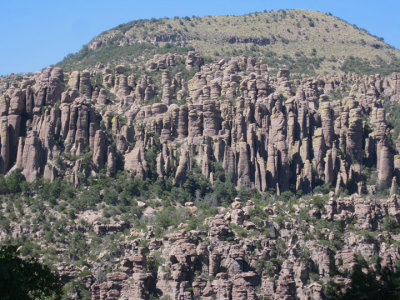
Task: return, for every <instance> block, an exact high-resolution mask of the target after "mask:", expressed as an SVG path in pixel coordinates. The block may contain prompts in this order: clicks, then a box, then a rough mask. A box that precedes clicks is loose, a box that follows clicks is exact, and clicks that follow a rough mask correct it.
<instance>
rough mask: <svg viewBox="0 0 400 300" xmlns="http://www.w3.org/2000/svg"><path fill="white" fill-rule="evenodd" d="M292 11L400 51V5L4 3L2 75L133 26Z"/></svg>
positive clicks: (280, 0)
mask: <svg viewBox="0 0 400 300" xmlns="http://www.w3.org/2000/svg"><path fill="white" fill-rule="evenodd" d="M291 8H292V9H293V8H299V9H309V10H318V11H321V12H326V13H328V12H330V13H332V14H333V15H334V16H337V17H340V18H342V19H344V20H346V21H347V22H349V23H351V24H356V25H357V26H358V27H361V28H364V29H366V30H368V31H369V32H370V33H372V34H374V35H376V36H379V37H383V38H384V40H385V42H387V43H389V44H390V45H392V46H394V47H396V48H397V49H400V14H399V11H400V1H399V0H382V1H376V0H362V1H360V0H346V1H343V0H335V1H326V0H312V1H309V0H301V1H300V0H298V1H294V0H273V1H270V0H263V1H261V0H254V1H253V0H240V1H238V0H200V1H190V0H185V1H183V0H179V1H178V0H176V1H167V0H140V1H137V0H64V1H62V0H61V1H57V0H35V1H32V0H0V28H1V29H0V75H5V74H8V73H11V72H14V73H18V72H22V73H26V72H35V71H37V70H40V69H42V68H44V67H46V66H48V65H50V64H55V63H57V62H58V61H60V60H62V59H63V58H64V57H65V56H66V55H67V54H69V53H75V52H77V51H79V50H80V49H81V47H82V46H83V45H85V44H87V43H88V42H89V41H90V40H91V39H92V38H93V37H95V36H97V35H98V34H100V33H101V32H103V31H105V30H108V29H111V28H113V27H115V26H117V25H119V24H122V23H126V22H129V21H132V20H137V19H149V18H163V17H170V18H173V17H174V16H179V17H184V16H193V15H195V16H207V15H242V14H246V13H250V12H256V11H263V10H278V9H291Z"/></svg>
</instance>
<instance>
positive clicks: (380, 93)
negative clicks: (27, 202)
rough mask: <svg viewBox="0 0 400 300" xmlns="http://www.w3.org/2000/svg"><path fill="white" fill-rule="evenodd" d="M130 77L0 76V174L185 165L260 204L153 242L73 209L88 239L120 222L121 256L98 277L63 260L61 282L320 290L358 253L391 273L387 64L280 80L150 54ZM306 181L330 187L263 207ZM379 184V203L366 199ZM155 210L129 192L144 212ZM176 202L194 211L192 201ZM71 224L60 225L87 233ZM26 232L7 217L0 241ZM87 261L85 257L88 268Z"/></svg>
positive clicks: (246, 69)
mask: <svg viewBox="0 0 400 300" xmlns="http://www.w3.org/2000/svg"><path fill="white" fill-rule="evenodd" d="M132 70H133V69H131V68H129V66H125V65H118V66H116V67H115V68H112V67H110V66H102V65H99V66H98V67H97V68H95V69H91V70H84V71H74V72H70V73H64V72H63V71H62V70H61V69H60V68H51V67H50V68H47V69H45V70H43V71H40V72H37V73H35V74H33V75H25V76H24V77H22V78H16V77H15V76H14V77H13V76H10V77H9V78H8V81H7V82H6V83H5V84H3V83H2V85H1V86H2V90H1V91H2V92H1V94H0V173H1V174H5V175H8V174H10V173H12V172H13V171H15V170H17V169H20V170H21V173H22V175H23V176H25V178H26V180H27V181H28V182H32V181H35V179H36V178H38V177H41V176H42V177H44V178H45V179H49V180H50V181H54V180H55V179H57V178H64V179H66V180H68V181H69V182H70V183H72V184H74V185H80V184H83V183H84V182H85V179H86V178H88V177H89V176H92V178H96V176H98V175H99V176H104V175H107V176H114V175H116V174H117V173H118V171H121V170H125V171H126V173H127V174H130V176H131V177H135V176H139V177H141V178H143V179H147V178H149V179H151V180H154V179H156V178H157V177H158V178H159V179H158V180H165V181H167V182H168V183H169V184H172V185H175V186H179V185H184V184H185V182H186V180H187V178H188V177H189V176H190V175H191V174H193V173H196V172H198V173H199V174H197V175H198V176H201V178H202V179H207V180H209V181H210V183H211V184H215V183H216V182H217V181H218V180H220V178H219V177H220V176H221V169H222V171H224V172H225V175H226V176H225V177H226V178H229V179H230V180H231V181H232V184H233V185H234V186H236V187H237V188H245V189H246V188H247V189H256V190H258V191H260V192H267V191H269V192H270V193H269V194H268V195H269V197H270V199H268V201H269V204H268V205H264V206H263V207H260V205H259V204H257V205H258V206H256V204H255V203H253V202H252V201H251V200H247V199H246V201H245V199H242V200H241V199H239V198H237V199H235V201H234V202H233V203H232V204H231V207H228V208H226V207H217V208H216V209H217V211H218V213H217V214H216V215H215V216H212V217H208V218H205V220H204V222H203V221H201V222H202V223H201V222H200V223H199V224H196V226H197V229H193V228H189V227H190V226H192V225H193V224H191V225H190V224H187V223H185V222H183V223H182V224H179V225H178V226H176V227H174V228H172V227H170V228H167V229H168V230H166V231H167V234H166V235H165V236H163V237H162V238H161V237H159V236H157V235H156V232H155V231H156V230H157V228H154V227H153V226H147V227H146V226H144V228H142V229H141V230H138V231H136V229H135V228H133V227H132V226H131V224H130V223H129V222H128V221H126V220H125V221H118V222H117V221H116V220H117V219H118V218H116V219H115V220H114V221H113V222H114V223H110V222H103V221H101V220H98V221H96V222H97V223H95V222H94V221H93V218H92V217H90V214H95V212H91V213H89V212H87V213H86V214H87V215H85V213H84V214H83V215H81V216H79V218H81V219H79V218H78V219H79V220H83V221H85V222H83V223H79V224H89V223H90V224H92V225H90V226H92V227H93V228H92V229H93V230H91V231H90V234H92V235H93V234H95V235H97V236H98V237H102V238H104V237H107V239H108V235H110V234H115V233H122V232H124V233H126V232H127V230H128V231H129V230H130V233H129V238H128V239H127V240H125V241H123V242H121V243H120V244H118V243H119V241H113V243H115V245H118V247H119V251H120V252H118V253H119V254H118V255H119V257H118V258H117V260H116V261H113V264H112V266H110V268H109V270H108V272H107V274H105V275H104V274H103V275H104V276H100V275H99V276H97V275H96V276H92V275H87V276H85V277H82V276H81V277H79V276H78V275H77V274H82V270H79V269H77V268H76V267H73V266H72V265H68V264H66V263H62V264H58V265H57V266H56V267H57V269H58V271H59V274H60V276H61V278H62V280H63V282H70V281H71V280H75V279H76V278H78V277H79V280H81V281H82V282H83V283H84V285H85V286H86V288H87V289H89V290H90V291H91V297H92V299H93V300H97V299H150V297H151V296H157V297H165V299H176V300H178V299H188V300H189V299H199V298H201V299H262V298H263V297H270V298H271V299H297V298H299V299H326V297H327V290H326V287H327V286H328V283H329V282H336V283H338V284H339V285H342V286H343V287H345V286H348V284H349V283H350V274H351V271H352V269H353V267H354V266H355V265H356V264H357V263H361V262H360V258H362V259H363V260H366V261H367V262H369V263H370V264H371V266H376V265H377V263H378V262H377V260H376V257H380V258H381V262H380V263H381V265H382V266H384V267H387V268H388V269H389V270H391V271H395V270H396V267H397V266H396V261H398V260H399V259H400V249H399V247H398V244H399V240H400V239H399V236H398V234H396V233H395V231H394V233H393V232H390V230H389V229H390V228H391V227H393V226H395V225H393V224H397V223H398V222H399V221H400V210H399V199H398V197H397V196H396V195H395V194H396V192H397V190H398V183H399V180H400V159H399V158H400V153H399V151H400V142H399V141H398V140H396V139H395V137H396V132H395V129H394V128H393V126H392V125H391V123H390V122H389V121H390V118H392V119H393V116H392V115H391V113H392V108H395V107H396V106H397V105H398V103H397V102H398V100H399V96H400V87H399V81H400V80H399V78H400V73H394V74H392V75H391V76H388V77H383V76H380V75H373V76H363V77H362V76H358V75H355V74H341V75H338V76H332V75H329V76H325V77H322V76H320V77H317V78H301V77H300V78H297V79H295V80H292V79H291V78H290V72H289V71H288V70H286V69H281V70H279V71H278V72H277V74H276V75H275V74H273V73H270V72H269V71H268V66H267V65H266V64H265V63H263V62H262V61H257V60H256V59H255V58H252V57H245V56H240V57H233V58H231V59H222V60H220V61H218V62H214V63H209V64H205V63H204V59H203V58H202V57H201V56H200V55H199V54H197V53H195V52H193V51H190V52H189V53H188V54H187V55H178V54H163V55H159V54H157V55H155V56H154V58H153V59H151V60H150V61H148V62H147V63H145V65H144V66H142V68H141V69H139V71H138V73H136V72H134V71H132ZM339 95H340V96H339ZM217 175H218V176H217ZM198 178H200V177H198ZM321 185H324V189H325V188H328V189H330V190H331V191H332V192H331V193H330V195H329V196H328V195H314V196H311V195H307V196H305V197H304V198H300V199H299V201H297V203H295V204H293V203H291V202H290V205H288V203H284V202H282V201H275V194H278V195H283V196H284V195H285V194H284V192H286V191H289V190H290V191H292V192H298V194H301V192H302V193H303V194H308V193H310V192H312V191H313V190H314V191H315V187H317V186H321ZM389 188H390V190H388V189H389ZM344 191H346V192H349V193H350V194H352V196H350V197H341V196H340V195H341V194H343V192H344ZM381 191H388V193H390V194H391V197H390V198H384V199H382V197H375V198H368V197H370V196H372V194H374V193H377V192H381ZM101 193H103V191H101ZM366 193H368V194H370V195H369V196H368V197H366V195H365V194H366ZM263 195H265V194H263ZM103 196H104V195H101V197H103ZM107 197H109V198H110V197H111V196H109V195H108V196H107ZM111 198H112V197H111ZM111 198H110V199H111ZM196 199H197V198H196ZM151 200H154V199H151ZM110 201H111V200H110ZM157 201H158V200H157ZM196 201H197V200H196ZM210 201H211V202H212V199H211V200H210ZM139 202H140V205H139ZM160 203H161V202H160ZM265 203H267V202H265ZM160 205H162V204H158V205H155V206H154V205H153V206H151V205H149V203H145V202H141V201H138V209H140V210H142V211H141V213H143V216H145V217H148V218H149V219H152V218H154V216H155V213H156V212H157V211H158V210H160ZM175 205H176V204H175ZM7 209H8V208H7ZM135 209H136V208H135ZM177 209H179V210H183V211H184V212H185V214H186V215H187V216H188V218H189V217H191V216H193V217H199V218H200V217H202V215H201V213H199V208H198V207H196V205H195V203H193V202H187V203H185V206H184V207H183V206H180V207H177ZM198 213H199V215H196V214H198ZM25 214H27V215H29V213H25ZM103 214H104V212H103ZM105 215H107V214H105ZM203 216H204V215H203ZM75 217H76V216H75V215H74V218H75ZM78 219H77V220H78ZM203 219H204V218H203ZM96 220H97V219H96ZM130 221H131V220H130ZM74 226H75V227H74ZM74 226H72V227H68V230H69V231H70V232H78V231H79V232H80V233H82V234H83V235H86V237H88V240H91V241H92V240H94V241H96V238H95V239H93V236H91V237H90V238H89V236H88V234H89V229H88V228H87V227H85V226H83V225H74ZM24 230H25V231H27V232H25V231H24ZM29 230H31V229H29V228H25V229H22V227H21V225H20V224H17V223H16V222H14V221H12V220H11V221H10V224H9V228H8V231H7V232H6V231H0V240H5V239H6V238H7V236H8V234H11V235H12V236H13V237H20V236H21V235H22V234H29ZM367 233H368V234H367ZM35 234H36V233H35ZM43 235H44V232H41V233H40V234H36V235H35V237H36V238H41V237H42V236H43ZM108 243H110V240H108ZM144 246H145V247H144ZM60 251H66V250H65V249H64V250H60ZM106 251H107V249H106ZM104 255H106V254H105V253H100V254H99V257H100V258H101V257H104ZM100 260H101V259H100ZM96 264H97V263H96V262H95V261H91V259H90V261H88V268H89V269H90V270H91V271H93V274H94V273H96V274H98V272H97V270H98V269H99V266H98V265H96ZM89 273H90V272H89ZM85 274H86V273H85ZM74 297H75V298H76V299H78V298H79V297H78V296H76V295H75V296H74Z"/></svg>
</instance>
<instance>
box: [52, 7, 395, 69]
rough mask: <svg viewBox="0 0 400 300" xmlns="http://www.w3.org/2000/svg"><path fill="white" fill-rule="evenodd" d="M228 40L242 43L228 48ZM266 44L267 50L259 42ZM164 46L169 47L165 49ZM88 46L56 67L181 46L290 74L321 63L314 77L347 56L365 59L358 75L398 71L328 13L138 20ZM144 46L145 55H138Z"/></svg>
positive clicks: (371, 42)
mask: <svg viewBox="0 0 400 300" xmlns="http://www.w3.org/2000/svg"><path fill="white" fill-rule="evenodd" d="M165 37H167V38H165ZM171 37H172V39H171ZM232 38H236V39H242V40H244V39H247V42H234V43H232ZM160 39H161V41H160ZM230 40H231V42H230ZM267 40H268V41H269V42H267V43H268V44H266V45H263V43H260V42H259V41H267ZM98 41H102V46H101V48H100V49H97V50H90V48H91V47H90V46H92V45H94V44H95V43H96V42H98ZM138 42H139V43H142V44H141V45H138V44H137V43H138ZM167 42H169V43H172V44H173V45H170V44H167V47H165V44H166V43H167ZM143 43H144V44H143ZM143 45H146V46H143ZM88 46H89V47H87V46H85V47H84V48H83V49H82V50H81V51H80V52H78V53H77V54H75V55H70V56H69V57H68V58H66V59H64V60H63V61H62V62H60V63H59V64H58V65H60V66H62V67H63V68H65V69H67V70H68V69H74V68H77V69H82V68H86V67H92V66H94V65H95V63H96V62H102V63H110V62H111V63H118V62H124V63H134V62H135V61H138V60H142V59H146V58H148V57H149V56H151V55H152V54H153V53H156V52H160V51H164V52H165V50H166V48H167V49H169V50H172V51H177V52H181V53H182V52H184V51H186V50H187V49H181V47H183V46H185V47H188V48H192V47H193V48H195V49H196V51H198V52H200V53H201V54H202V55H204V56H206V57H210V58H217V57H219V56H222V57H223V56H234V55H241V54H245V55H253V56H257V57H259V58H262V59H264V60H265V61H267V62H268V63H269V64H270V65H271V66H272V67H278V65H282V64H283V65H285V64H286V65H287V66H288V67H289V68H291V69H293V70H294V71H297V70H296V66H297V65H298V64H299V63H298V61H300V64H301V62H302V61H304V59H305V58H307V59H311V60H313V61H315V60H317V59H318V58H320V63H318V62H317V63H315V62H312V61H311V64H313V65H314V69H315V72H316V73H325V72H328V73H331V72H335V71H336V70H337V69H339V68H341V67H342V66H343V64H344V63H345V62H347V65H348V64H349V61H348V60H349V58H351V57H355V58H356V60H357V58H359V59H361V60H362V59H367V60H368V62H367V64H368V65H370V66H371V68H369V69H368V68H367V69H368V71H366V70H360V72H362V73H373V72H376V71H379V72H384V73H385V72H386V73H389V72H391V71H393V69H396V68H397V67H400V52H399V51H398V50H397V49H395V48H393V47H392V46H390V45H388V44H386V43H385V42H384V41H383V39H381V38H378V37H375V36H373V35H371V34H369V33H368V32H367V31H365V30H363V29H360V28H358V27H357V26H355V25H351V24H349V23H347V22H345V21H343V20H341V19H338V18H336V17H333V16H331V15H329V14H324V13H321V12H316V11H307V10H280V11H271V12H263V13H251V14H248V15H243V16H215V17H214V16H207V17H202V18H199V17H192V18H188V17H185V18H174V19H167V18H164V19H151V20H137V21H132V22H130V23H126V24H122V25H119V26H117V27H115V28H113V29H111V30H109V31H106V32H104V33H102V34H100V35H99V36H98V37H96V38H94V39H93V40H92V41H91V42H90V43H89V44H88ZM143 47H145V48H146V51H141V49H140V48H143ZM168 47H169V48H168ZM172 51H170V52H172ZM288 58H291V59H288ZM321 58H322V59H321ZM346 60H347V61H346ZM321 61H322V62H321ZM305 64H310V61H307V62H306V63H305ZM388 64H390V65H388ZM382 67H383V68H382ZM382 69H384V70H382ZM389 69H390V70H389ZM300 71H301V70H300ZM356 71H357V70H356ZM309 73H312V72H309Z"/></svg>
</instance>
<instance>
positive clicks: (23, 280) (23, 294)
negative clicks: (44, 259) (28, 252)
mask: <svg viewBox="0 0 400 300" xmlns="http://www.w3.org/2000/svg"><path fill="white" fill-rule="evenodd" d="M61 294H62V285H61V283H60V280H59V278H58V276H56V275H55V274H54V273H53V272H52V271H51V270H50V269H49V267H47V266H45V265H42V264H40V263H39V262H37V261H36V260H35V259H22V258H20V257H19V256H18V251H17V247H16V246H3V247H1V248H0V299H1V300H13V299H19V300H25V299H61Z"/></svg>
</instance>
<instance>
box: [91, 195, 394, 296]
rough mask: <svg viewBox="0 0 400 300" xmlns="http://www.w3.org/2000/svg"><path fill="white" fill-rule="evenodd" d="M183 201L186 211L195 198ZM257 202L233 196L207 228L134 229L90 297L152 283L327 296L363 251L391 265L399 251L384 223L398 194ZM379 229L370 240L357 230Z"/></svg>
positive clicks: (161, 290)
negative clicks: (161, 232) (160, 232)
mask: <svg viewBox="0 0 400 300" xmlns="http://www.w3.org/2000/svg"><path fill="white" fill-rule="evenodd" d="M318 197H319V198H322V197H325V198H326V199H325V200H326V201H325V203H324V204H323V205H317V204H316V202H315V200H316V199H317V198H318ZM187 204H188V205H186V208H185V209H188V211H190V208H191V207H193V203H187ZM254 208H255V205H254V203H253V202H252V201H250V200H249V201H243V200H241V199H239V198H237V199H235V201H234V202H233V203H232V205H231V207H230V208H227V209H225V210H221V214H217V215H216V216H214V217H210V218H206V219H205V220H204V223H203V225H202V226H203V228H204V229H201V230H190V229H188V224H181V225H179V228H178V229H177V230H173V231H171V233H168V234H166V235H165V236H164V237H163V238H157V237H155V236H154V232H153V229H152V228H151V227H149V228H148V231H142V232H141V233H138V232H137V231H135V230H133V231H132V236H134V238H133V240H132V239H131V240H130V241H128V242H126V243H125V244H124V247H123V252H124V254H123V255H122V256H121V257H120V258H119V260H118V264H117V265H116V266H115V267H114V270H118V271H113V272H111V273H109V274H107V276H106V279H105V281H104V282H102V283H94V284H92V286H91V291H92V299H93V300H97V299H149V297H150V296H149V292H150V291H151V292H152V295H153V296H154V295H155V296H158V297H160V298H161V299H162V297H165V299H177V300H178V299H188V300H192V299H227V300H229V299H243V300H245V299H265V298H269V299H315V300H317V299H326V297H327V296H328V295H329V294H328V293H329V292H328V291H327V290H326V289H325V288H324V287H325V286H326V285H327V284H328V282H336V283H338V284H341V285H342V287H343V288H344V287H345V286H346V285H347V284H349V282H350V278H349V274H351V271H352V270H353V267H354V266H355V265H357V264H358V263H360V259H361V258H362V259H363V260H365V261H368V262H370V263H371V265H374V264H376V260H375V259H376V257H377V256H379V257H381V263H380V265H381V266H382V267H387V268H388V269H389V270H392V271H393V270H395V269H396V261H398V260H399V259H400V248H399V246H398V244H396V245H394V244H392V243H390V242H388V239H387V238H388V236H387V235H388V234H389V233H388V232H387V231H385V230H386V229H385V227H384V226H383V223H384V220H385V219H388V218H394V219H396V220H398V218H399V217H400V210H399V198H398V197H397V196H392V197H391V198H389V199H381V200H379V201H375V202H372V201H371V199H364V198H362V197H360V196H357V195H353V196H351V197H347V198H342V197H338V198H334V197H329V196H328V195H326V196H322V195H317V196H314V198H311V199H308V200H307V199H301V202H300V203H299V204H296V205H294V206H293V208H292V211H291V212H289V211H286V209H287V207H286V208H285V205H284V204H283V203H279V202H278V203H274V204H273V205H271V206H266V207H264V208H263V209H262V215H259V216H255V215H254V213H253V212H252V211H254ZM221 209H222V208H221ZM281 210H285V211H286V213H287V216H288V218H286V219H285V220H282V218H281V215H280V214H281V213H280V211H281ZM191 213H192V214H195V211H193V210H192V211H191ZM289 216H290V217H289ZM339 223H340V224H342V225H343V227H342V228H339V227H337V224H339ZM256 224H257V225H256ZM321 224H324V225H323V226H321ZM350 227H352V228H353V229H352V230H348V229H350ZM328 228H329V229H328ZM377 231H379V232H380V234H379V236H380V238H378V240H375V241H374V240H373V238H371V237H369V238H368V235H365V234H362V232H370V233H371V234H374V232H377ZM243 232H247V233H246V235H243ZM240 233H242V235H240ZM392 238H395V239H396V240H397V241H398V239H399V237H398V235H397V236H392ZM144 241H146V242H147V245H148V246H147V247H148V250H147V251H149V252H148V253H146V252H145V251H146V250H145V248H143V247H142V246H141V245H143V242H144ZM155 259H157V264H156V265H155V269H154V260H155ZM151 266H153V269H151Z"/></svg>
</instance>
